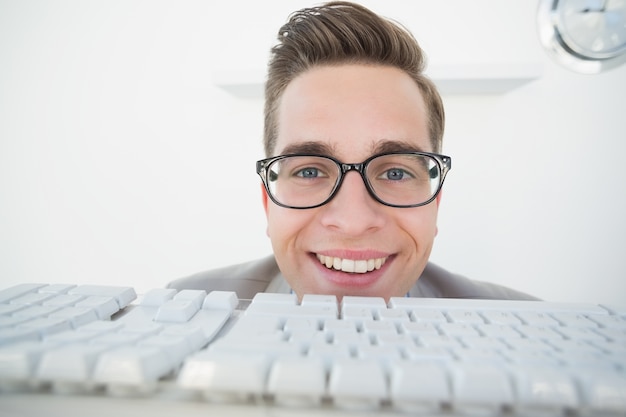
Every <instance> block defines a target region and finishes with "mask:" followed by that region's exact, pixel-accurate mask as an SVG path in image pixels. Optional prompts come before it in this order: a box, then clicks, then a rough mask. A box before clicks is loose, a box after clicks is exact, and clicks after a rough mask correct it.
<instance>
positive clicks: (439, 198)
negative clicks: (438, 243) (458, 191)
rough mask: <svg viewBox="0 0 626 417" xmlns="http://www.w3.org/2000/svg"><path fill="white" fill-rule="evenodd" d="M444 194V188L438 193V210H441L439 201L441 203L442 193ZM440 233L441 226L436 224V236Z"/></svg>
mask: <svg viewBox="0 0 626 417" xmlns="http://www.w3.org/2000/svg"><path fill="white" fill-rule="evenodd" d="M442 194H443V190H439V194H437V199H436V200H435V202H436V204H437V210H439V203H441V195H442ZM438 234H439V226H438V225H435V236H437V235H438Z"/></svg>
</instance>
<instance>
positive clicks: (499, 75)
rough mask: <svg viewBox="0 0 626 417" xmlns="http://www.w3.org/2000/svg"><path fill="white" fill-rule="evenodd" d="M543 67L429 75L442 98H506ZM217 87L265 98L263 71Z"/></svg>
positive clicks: (219, 74)
mask: <svg viewBox="0 0 626 417" xmlns="http://www.w3.org/2000/svg"><path fill="white" fill-rule="evenodd" d="M542 71H543V67H542V65H541V64H540V63H524V64H471V65H467V64H465V65H432V66H430V67H429V68H428V69H427V71H426V73H427V74H428V75H429V76H430V77H431V79H432V80H433V81H434V82H435V84H436V85H437V87H438V88H439V92H440V93H441V94H442V95H451V94H503V93H506V92H508V91H511V90H514V89H516V88H518V87H520V86H522V85H524V84H527V83H529V82H531V81H533V80H536V79H538V78H540V77H541V74H542ZM213 81H214V83H215V84H216V85H217V86H219V87H221V88H223V89H225V90H226V91H228V92H230V93H231V94H233V95H235V96H237V97H241V98H257V99H261V98H263V85H264V83H265V70H264V69H256V70H254V69H250V70H221V71H215V72H214V73H213Z"/></svg>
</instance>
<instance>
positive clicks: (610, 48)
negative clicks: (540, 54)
mask: <svg viewBox="0 0 626 417" xmlns="http://www.w3.org/2000/svg"><path fill="white" fill-rule="evenodd" d="M538 24H539V32H540V37H541V41H542V43H543V45H544V47H545V48H546V49H547V50H548V51H549V52H550V53H551V54H552V55H553V56H555V57H556V58H557V60H558V61H559V62H560V63H561V64H563V65H565V66H566V67H568V68H570V69H573V70H575V71H577V72H583V73H596V72H600V71H602V70H605V69H608V68H614V67H616V66H618V65H620V64H622V63H623V62H626V0H541V1H540V4H539V14H538Z"/></svg>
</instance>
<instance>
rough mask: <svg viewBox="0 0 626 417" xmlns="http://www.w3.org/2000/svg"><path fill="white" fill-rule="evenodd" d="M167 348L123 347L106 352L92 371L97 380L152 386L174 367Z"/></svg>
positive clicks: (123, 385) (124, 384) (107, 382)
mask: <svg viewBox="0 0 626 417" xmlns="http://www.w3.org/2000/svg"><path fill="white" fill-rule="evenodd" d="M175 366H176V364H174V363H173V362H172V361H171V360H170V358H169V357H168V356H167V355H166V354H165V352H164V351H162V350H161V349H158V348H156V347H154V346H124V347H120V348H117V349H114V350H110V351H105V352H104V353H102V354H101V355H100V356H99V357H98V361H97V363H96V366H95V368H94V371H93V380H94V381H95V382H100V383H106V384H112V385H119V386H122V387H126V386H138V387H148V388H150V387H152V383H154V382H155V381H156V380H158V379H159V378H160V377H162V376H164V375H167V374H168V373H169V372H170V371H172V370H173V369H174V368H175Z"/></svg>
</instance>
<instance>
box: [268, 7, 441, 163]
mask: <svg viewBox="0 0 626 417" xmlns="http://www.w3.org/2000/svg"><path fill="white" fill-rule="evenodd" d="M341 64H365V65H381V66H390V67H396V68H399V69H400V70H402V71H404V72H405V73H406V74H408V75H409V76H410V77H411V78H412V79H413V80H414V81H415V83H416V84H417V86H418V88H419V89H420V91H421V93H422V96H423V99H424V101H425V104H426V107H427V109H428V113H429V114H428V115H427V116H428V120H429V127H428V130H429V135H430V141H431V144H432V147H433V150H434V151H435V152H439V151H440V150H441V142H442V139H443V130H444V123H445V115H444V108H443V102H442V100H441V96H440V95H439V92H438V91H437V88H436V87H435V85H434V83H433V82H432V81H431V80H430V79H429V78H428V77H426V76H425V75H424V73H423V71H424V68H425V65H426V62H425V56H424V53H423V51H422V49H421V48H420V46H419V44H418V43H417V41H416V40H415V38H414V37H413V35H412V34H411V33H410V32H409V31H408V30H407V29H406V28H404V27H403V26H402V25H400V24H398V23H396V22H394V21H391V20H389V19H386V18H383V17H381V16H379V15H377V14H375V13H374V12H372V11H371V10H369V9H367V8H365V7H363V6H361V5H358V4H354V3H350V2H344V1H333V2H329V3H326V4H324V5H322V6H319V7H313V8H306V9H302V10H300V11H297V12H295V13H293V14H292V15H291V16H290V17H289V20H288V21H287V23H286V24H284V25H283V26H282V27H281V28H280V31H279V32H278V43H277V44H276V45H275V46H274V47H273V48H272V49H271V55H270V61H269V65H268V74H267V81H266V84H265V127H264V132H263V134H264V138H263V141H264V147H265V153H266V156H268V157H269V156H272V153H273V152H274V149H275V146H276V136H277V132H278V121H277V119H278V117H277V113H278V107H279V104H280V99H281V96H282V94H283V92H284V91H285V88H287V86H288V85H289V83H290V82H291V81H292V80H293V79H295V78H296V77H298V76H299V75H300V74H302V73H304V72H305V71H307V70H309V69H311V68H313V67H316V66H322V65H341Z"/></svg>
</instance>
